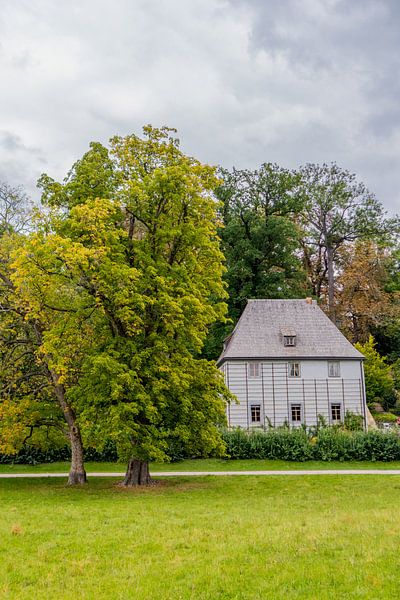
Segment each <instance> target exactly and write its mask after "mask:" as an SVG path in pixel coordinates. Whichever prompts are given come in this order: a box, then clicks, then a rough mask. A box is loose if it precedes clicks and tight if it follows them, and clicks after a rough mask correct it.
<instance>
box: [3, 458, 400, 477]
mask: <svg viewBox="0 0 400 600" xmlns="http://www.w3.org/2000/svg"><path fill="white" fill-rule="evenodd" d="M283 469H288V470H297V469H300V470H302V469H316V470H322V469H400V462H398V461H397V462H359V461H352V462H350V461H347V462H323V461H307V462H290V461H285V460H221V459H218V458H210V459H196V460H183V461H181V462H177V463H169V464H166V463H153V464H152V465H151V471H153V472H160V471H177V472H179V471H246V470H249V471H264V470H265V471H269V470H271V471H279V470H283ZM68 470H69V463H68V462H57V463H47V464H40V465H35V466H32V465H0V473H66V472H68ZM86 470H87V472H88V473H91V472H92V473H93V472H96V471H97V472H100V473H101V472H102V473H104V472H116V473H122V472H124V471H125V464H124V463H108V462H87V463H86Z"/></svg>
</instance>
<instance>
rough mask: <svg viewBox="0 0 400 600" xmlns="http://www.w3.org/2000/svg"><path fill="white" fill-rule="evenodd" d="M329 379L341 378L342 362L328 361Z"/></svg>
mask: <svg viewBox="0 0 400 600" xmlns="http://www.w3.org/2000/svg"><path fill="white" fill-rule="evenodd" d="M328 377H340V360H328Z"/></svg>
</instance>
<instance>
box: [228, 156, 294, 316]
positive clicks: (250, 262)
mask: <svg viewBox="0 0 400 600" xmlns="http://www.w3.org/2000/svg"><path fill="white" fill-rule="evenodd" d="M221 175H222V179H223V181H222V185H221V186H220V187H219V188H218V190H217V194H218V197H219V198H220V199H221V201H222V203H223V206H222V209H221V210H222V216H223V228H222V229H221V231H220V235H221V239H222V248H223V250H224V253H225V256H226V261H227V273H226V280H227V282H228V290H229V298H230V299H229V302H230V316H232V317H233V318H235V319H236V318H238V317H239V316H240V313H241V311H242V310H243V308H244V306H245V303H246V300H247V299H248V298H290V297H295V296H296V295H298V294H299V290H300V289H303V288H302V283H303V279H302V271H301V265H300V263H299V261H298V258H297V256H296V252H295V250H296V247H297V244H298V232H297V228H296V225H295V223H294V220H293V216H294V215H295V214H296V213H297V212H298V211H299V210H300V207H301V200H300V198H299V189H298V183H299V178H298V176H296V175H295V174H294V173H292V172H290V171H288V170H286V169H283V168H281V167H279V166H278V165H275V164H271V163H267V164H263V165H261V167H260V169H258V170H256V171H248V170H243V171H240V170H236V169H233V171H232V172H229V171H226V170H222V171H221Z"/></svg>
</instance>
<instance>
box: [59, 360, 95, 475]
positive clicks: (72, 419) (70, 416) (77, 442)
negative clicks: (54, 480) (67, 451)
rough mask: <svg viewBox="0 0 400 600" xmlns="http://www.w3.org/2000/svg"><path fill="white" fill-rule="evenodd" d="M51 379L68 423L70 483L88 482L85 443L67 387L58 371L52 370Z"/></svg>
mask: <svg viewBox="0 0 400 600" xmlns="http://www.w3.org/2000/svg"><path fill="white" fill-rule="evenodd" d="M50 374H51V379H52V381H53V384H54V391H55V394H56V397H57V400H58V403H59V405H60V407H61V409H62V411H63V413H64V417H65V420H66V422H67V425H68V436H69V439H70V442H71V467H70V471H69V476H68V483H69V485H76V484H83V483H86V481H87V480H86V471H85V465H84V461H83V444H82V436H81V431H80V429H79V425H78V423H77V420H76V416H75V413H74V411H73V410H72V408H71V406H70V405H69V403H68V401H67V399H66V397H65V389H64V386H63V385H62V384H60V383H59V377H58V375H57V373H55V372H54V371H52V370H50Z"/></svg>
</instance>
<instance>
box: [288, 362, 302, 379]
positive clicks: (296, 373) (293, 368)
mask: <svg viewBox="0 0 400 600" xmlns="http://www.w3.org/2000/svg"><path fill="white" fill-rule="evenodd" d="M288 367H289V368H288V371H289V377H300V363H297V362H291V363H289V365H288Z"/></svg>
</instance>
